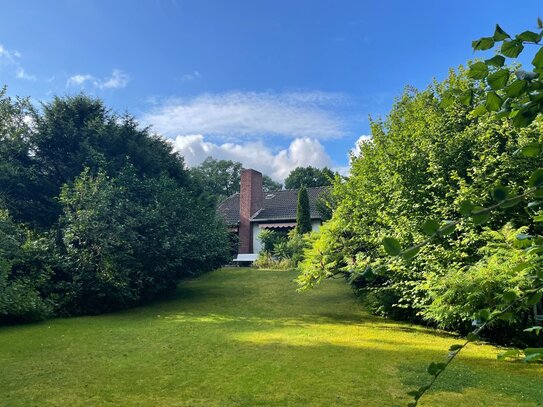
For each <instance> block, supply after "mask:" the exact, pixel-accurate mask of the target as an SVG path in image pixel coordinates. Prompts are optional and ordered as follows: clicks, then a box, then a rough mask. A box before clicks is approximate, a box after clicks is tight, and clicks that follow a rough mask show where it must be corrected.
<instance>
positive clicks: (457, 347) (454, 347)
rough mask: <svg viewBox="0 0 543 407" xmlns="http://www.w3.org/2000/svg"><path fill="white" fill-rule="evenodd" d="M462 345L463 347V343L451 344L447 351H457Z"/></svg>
mask: <svg viewBox="0 0 543 407" xmlns="http://www.w3.org/2000/svg"><path fill="white" fill-rule="evenodd" d="M462 347H463V345H459V344H456V345H451V347H450V348H449V352H454V351H457V350H459V349H462Z"/></svg>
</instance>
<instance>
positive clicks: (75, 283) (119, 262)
mask: <svg viewBox="0 0 543 407" xmlns="http://www.w3.org/2000/svg"><path fill="white" fill-rule="evenodd" d="M60 202H61V204H62V205H63V207H64V215H63V217H62V220H61V225H62V227H61V235H62V244H63V248H64V251H65V262H66V263H67V264H68V268H69V273H68V276H69V279H68V281H67V282H66V285H65V287H66V291H65V293H64V296H63V299H64V303H63V304H62V306H63V309H64V311H65V312H67V313H69V314H81V313H97V312H104V311H109V310H114V309H119V308H126V307H129V306H132V305H134V304H137V303H141V302H142V301H145V300H148V299H150V298H154V297H155V296H156V295H157V294H159V293H161V292H164V291H167V290H171V289H173V288H174V287H175V285H176V283H177V281H179V279H180V278H183V277H188V276H194V275H196V274H199V273H202V272H204V271H208V270H211V269H213V268H215V267H217V266H218V265H220V264H222V263H224V262H226V261H227V259H228V253H229V245H228V236H227V231H226V228H225V226H224V225H223V224H221V222H219V220H218V218H217V216H216V213H215V210H214V208H213V207H212V206H206V205H205V203H202V202H199V201H198V200H197V199H195V198H194V197H192V196H191V195H190V193H188V192H187V191H186V190H184V189H182V188H179V187H176V185H175V183H174V182H173V181H172V180H171V179H170V178H169V177H161V178H159V179H153V178H143V179H141V178H139V177H137V176H136V174H135V173H134V172H133V171H132V169H131V168H130V167H127V168H126V169H125V170H124V171H123V172H121V173H120V174H119V176H118V177H116V178H110V177H107V176H106V175H105V174H104V173H99V174H97V175H96V176H92V175H91V174H90V173H89V171H88V170H87V171H85V172H83V174H82V175H81V176H79V177H78V178H77V179H76V181H75V182H74V185H73V186H72V187H65V188H64V189H63V191H62V194H61V198H60Z"/></svg>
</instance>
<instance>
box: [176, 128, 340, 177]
mask: <svg viewBox="0 0 543 407" xmlns="http://www.w3.org/2000/svg"><path fill="white" fill-rule="evenodd" d="M171 142H172V143H173V145H174V147H175V149H176V150H177V151H178V152H179V153H180V154H181V155H182V156H183V157H185V163H186V164H187V165H188V166H189V167H194V166H197V165H199V164H200V163H201V162H202V161H204V160H205V159H206V157H209V156H211V157H213V158H215V159H220V160H233V161H239V162H241V163H242V164H243V166H244V167H245V168H253V169H256V170H258V171H261V172H262V173H263V174H266V175H269V176H270V177H272V178H273V179H275V180H277V181H281V182H282V181H284V179H285V178H286V177H287V175H288V174H289V173H290V171H292V170H293V169H294V168H296V167H306V166H308V165H311V166H313V167H318V168H322V167H325V166H328V167H329V166H330V165H331V159H330V156H329V155H328V154H327V153H326V151H325V150H324V147H323V146H322V144H321V143H320V142H319V140H317V139H314V138H308V137H304V138H296V139H294V140H293V141H292V142H291V143H290V145H289V146H288V148H286V149H282V150H279V151H276V152H274V151H272V149H270V148H269V147H267V146H266V145H264V143H263V142H262V141H255V142H247V143H224V144H216V143H212V142H209V141H206V140H205V137H204V136H203V135H201V134H198V135H188V136H177V137H176V138H175V139H173V140H171Z"/></svg>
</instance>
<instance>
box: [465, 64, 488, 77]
mask: <svg viewBox="0 0 543 407" xmlns="http://www.w3.org/2000/svg"><path fill="white" fill-rule="evenodd" d="M487 75H488V67H487V66H486V64H485V63H484V62H476V63H474V64H472V65H470V67H469V71H468V76H469V77H470V78H471V79H484V78H486V76H487Z"/></svg>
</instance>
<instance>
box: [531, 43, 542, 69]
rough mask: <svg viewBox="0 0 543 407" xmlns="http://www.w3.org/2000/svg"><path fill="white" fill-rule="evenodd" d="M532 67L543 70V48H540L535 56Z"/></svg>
mask: <svg viewBox="0 0 543 407" xmlns="http://www.w3.org/2000/svg"><path fill="white" fill-rule="evenodd" d="M532 65H533V66H535V67H536V68H543V48H539V51H537V52H536V54H535V55H534V59H532Z"/></svg>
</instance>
